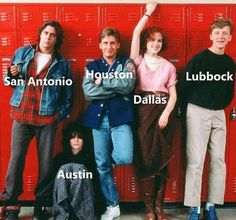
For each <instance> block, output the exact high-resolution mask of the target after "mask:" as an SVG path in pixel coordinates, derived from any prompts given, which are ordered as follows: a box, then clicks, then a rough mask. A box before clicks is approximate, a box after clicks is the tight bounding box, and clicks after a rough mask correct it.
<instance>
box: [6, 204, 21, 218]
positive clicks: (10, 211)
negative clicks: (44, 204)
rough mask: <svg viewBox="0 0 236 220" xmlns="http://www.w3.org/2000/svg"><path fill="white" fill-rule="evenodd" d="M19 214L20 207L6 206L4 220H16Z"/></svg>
mask: <svg viewBox="0 0 236 220" xmlns="http://www.w3.org/2000/svg"><path fill="white" fill-rule="evenodd" d="M19 213H20V206H19V205H16V206H6V207H5V214H6V215H5V220H18V215H19Z"/></svg>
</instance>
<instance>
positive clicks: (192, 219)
mask: <svg viewBox="0 0 236 220" xmlns="http://www.w3.org/2000/svg"><path fill="white" fill-rule="evenodd" d="M197 211H198V208H197V207H191V208H190V211H189V215H188V220H199V219H200V214H199V213H198V212H197Z"/></svg>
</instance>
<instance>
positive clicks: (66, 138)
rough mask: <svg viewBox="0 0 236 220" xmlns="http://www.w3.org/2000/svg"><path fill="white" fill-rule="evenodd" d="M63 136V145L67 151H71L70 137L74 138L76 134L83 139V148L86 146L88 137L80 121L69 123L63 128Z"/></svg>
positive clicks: (64, 150)
mask: <svg viewBox="0 0 236 220" xmlns="http://www.w3.org/2000/svg"><path fill="white" fill-rule="evenodd" d="M62 133H63V138H62V142H61V144H62V146H63V152H65V153H71V152H72V150H71V146H70V139H71V138H74V137H75V136H78V137H79V138H81V139H83V141H84V145H83V149H82V150H84V148H85V145H86V138H85V132H84V128H83V127H82V126H81V125H80V124H79V123H78V122H72V123H70V124H68V125H67V126H66V127H65V128H64V129H63V132H62Z"/></svg>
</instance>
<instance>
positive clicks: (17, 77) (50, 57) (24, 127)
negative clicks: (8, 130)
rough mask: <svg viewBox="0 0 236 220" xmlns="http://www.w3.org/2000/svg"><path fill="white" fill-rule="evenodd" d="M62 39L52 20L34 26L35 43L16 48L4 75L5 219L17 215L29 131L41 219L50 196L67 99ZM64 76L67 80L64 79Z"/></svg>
mask: <svg viewBox="0 0 236 220" xmlns="http://www.w3.org/2000/svg"><path fill="white" fill-rule="evenodd" d="M62 41H63V31H62V28H61V25H60V24H59V23H58V22H57V21H46V22H45V23H44V24H43V25H42V26H41V27H40V28H39V31H38V42H37V44H36V45H33V46H32V45H29V46H24V47H21V48H19V49H17V50H16V52H15V54H14V56H13V59H12V62H11V65H10V67H9V70H8V74H7V75H6V76H5V77H4V83H5V85H11V86H13V85H14V91H13V96H12V98H11V101H10V104H11V106H12V111H11V118H12V119H13V126H12V136H11V158H10V161H9V165H8V170H7V175H6V186H5V189H4V192H3V193H2V195H1V196H2V197H3V198H4V199H5V204H6V219H8V220H9V219H18V213H19V211H20V208H19V202H18V197H19V196H20V195H21V194H22V193H23V170H24V164H25V157H26V154H27V150H28V147H29V144H30V141H31V140H32V139H33V137H35V139H36V143H37V153H38V167H39V172H38V174H39V176H38V182H37V186H36V189H35V195H36V203H35V204H36V205H35V208H34V217H35V218H36V219H45V216H44V212H43V210H42V207H43V206H44V204H45V202H46V201H47V200H48V199H49V198H50V196H51V195H50V194H51V190H52V183H53V168H52V165H53V146H54V137H55V133H56V127H57V125H58V122H59V121H61V120H63V119H64V118H66V117H68V115H69V113H70V110H71V101H72V100H71V99H72V87H71V82H72V80H71V73H70V68H69V65H68V63H67V61H66V60H65V59H64V58H63V57H62V56H61V55H60V53H59V51H58V50H59V49H60V47H61V44H62ZM66 81H68V82H69V83H68V84H65V82H66ZM13 82H14V83H13ZM22 82H23V83H22ZM38 82H40V83H38Z"/></svg>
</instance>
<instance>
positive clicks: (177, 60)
mask: <svg viewBox="0 0 236 220" xmlns="http://www.w3.org/2000/svg"><path fill="white" fill-rule="evenodd" d="M170 62H171V63H178V62H179V59H170Z"/></svg>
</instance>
